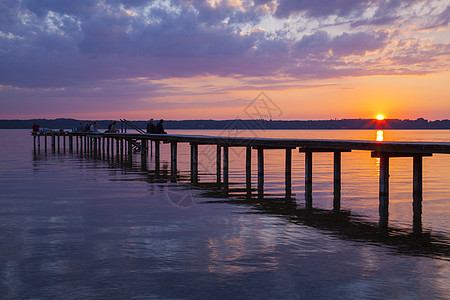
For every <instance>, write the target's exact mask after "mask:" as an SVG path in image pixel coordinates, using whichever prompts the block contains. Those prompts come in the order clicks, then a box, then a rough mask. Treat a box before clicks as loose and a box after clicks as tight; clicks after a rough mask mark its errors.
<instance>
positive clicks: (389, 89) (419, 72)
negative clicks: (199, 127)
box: [0, 0, 450, 120]
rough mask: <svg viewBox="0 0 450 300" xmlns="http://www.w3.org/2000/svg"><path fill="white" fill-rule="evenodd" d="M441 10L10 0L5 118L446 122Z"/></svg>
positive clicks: (274, 2) (4, 25)
mask: <svg viewBox="0 0 450 300" xmlns="http://www.w3.org/2000/svg"><path fill="white" fill-rule="evenodd" d="M449 15H450V4H449V3H448V1H445V0H430V1H425V2H424V1H421V0H412V1H411V0H408V1H407V0H400V1H388V0H379V1H371V0H362V1H336V0H323V1H322V2H320V4H317V2H314V1H310V2H308V1H301V2H299V1H294V0H263V1H241V0H238V1H230V0H214V1H210V0H200V1H174V0H153V1H150V0H139V1H125V0H117V1H110V0H107V1H100V0H92V1H89V2H85V1H81V2H80V1H69V0H61V1H42V2H36V1H34V2H33V1H24V0H18V1H8V2H6V3H3V4H2V12H1V13H0V103H1V105H2V110H1V112H0V119H5V118H7V119H36V118H39V117H40V116H43V115H45V116H47V117H49V118H57V117H58V116H60V115H66V116H68V117H70V118H74V119H92V118H93V117H95V118H100V119H120V118H126V119H129V120H141V119H143V120H146V119H149V118H150V117H152V116H153V117H154V116H157V117H154V119H160V118H163V119H167V120H180V119H202V118H204V117H205V116H207V118H211V119H222V120H226V119H236V118H239V119H244V118H245V117H250V118H251V119H254V118H267V119H282V120H327V119H333V118H338V119H344V118H349V119H372V118H375V116H377V115H378V114H384V115H385V116H386V118H387V119H410V120H411V119H412V120H414V119H417V118H418V116H421V117H423V118H425V119H429V120H442V119H448V118H449V117H450V116H449V113H448V112H449V111H450V101H448V99H449V95H450V85H449V84H448V82H450V71H449V67H450V27H449V20H450V18H449ZM393 28H395V29H393Z"/></svg>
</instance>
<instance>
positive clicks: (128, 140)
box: [127, 139, 133, 158]
mask: <svg viewBox="0 0 450 300" xmlns="http://www.w3.org/2000/svg"><path fill="white" fill-rule="evenodd" d="M127 146H128V151H127V152H128V158H131V156H132V155H133V140H132V139H127Z"/></svg>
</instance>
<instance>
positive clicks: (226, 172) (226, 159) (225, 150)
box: [223, 145, 229, 190]
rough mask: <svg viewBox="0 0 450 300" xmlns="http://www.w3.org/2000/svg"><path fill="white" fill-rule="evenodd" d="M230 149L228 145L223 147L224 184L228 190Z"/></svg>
mask: <svg viewBox="0 0 450 300" xmlns="http://www.w3.org/2000/svg"><path fill="white" fill-rule="evenodd" d="M228 175H229V147H228V146H227V145H224V146H223V184H224V188H225V189H226V190H228V183H229V177H228Z"/></svg>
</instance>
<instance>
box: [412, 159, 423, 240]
mask: <svg viewBox="0 0 450 300" xmlns="http://www.w3.org/2000/svg"><path fill="white" fill-rule="evenodd" d="M422 173H423V159H422V155H414V157H413V232H414V233H415V234H422V197H423V196H422V195H423V190H422V176H423V175H422Z"/></svg>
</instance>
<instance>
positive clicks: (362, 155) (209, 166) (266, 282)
mask: <svg viewBox="0 0 450 300" xmlns="http://www.w3.org/2000/svg"><path fill="white" fill-rule="evenodd" d="M172 132H173V133H183V134H187V133H190V134H205V135H221V134H223V132H221V131H196V132H193V131H176V132H175V131H172ZM243 134H244V135H245V134H246V135H249V134H253V135H255V136H261V137H294V138H316V139H321V138H332V139H366V140H374V139H375V137H376V134H375V133H374V132H372V131H257V132H246V133H243ZM384 137H385V140H411V141H412V140H415V141H425V140H427V141H445V142H448V141H449V140H450V131H393V130H392V131H385V132H384ZM161 151H162V157H161V165H162V169H163V171H162V172H161V174H160V175H157V174H155V172H153V171H152V170H153V168H152V167H154V164H153V161H152V160H151V159H150V161H149V162H148V165H147V168H142V165H141V163H140V161H139V155H136V156H134V157H133V161H131V162H126V163H118V162H116V161H103V160H98V159H94V158H92V157H90V156H85V155H80V154H77V153H63V151H62V149H61V150H60V151H56V153H52V152H51V151H47V152H44V151H41V152H39V153H33V148H32V138H31V137H30V135H29V132H28V131H27V130H1V131H0V154H1V155H0V204H1V205H0V230H1V235H0V298H1V299H62V298H64V299H104V298H111V299H202V298H203V299H206V298H207V299H211V298H221V299H228V298H235V299H249V298H250V299H380V298H389V299H448V298H449V297H450V268H449V266H450V262H449V257H450V255H449V252H448V249H449V248H450V241H449V238H450V229H449V228H450V226H449V224H450V220H449V216H450V203H449V201H448V198H449V195H450V175H449V173H448V171H447V170H448V168H449V167H450V155H434V156H433V157H425V158H424V175H423V176H424V177H423V180H424V203H423V216H422V220H423V236H422V237H419V238H412V237H411V228H412V159H410V158H393V159H391V166H390V175H391V177H390V187H391V189H390V215H389V231H388V232H387V233H385V232H384V233H382V232H380V231H379V230H378V228H377V222H378V174H377V170H378V169H377V168H378V165H377V159H376V158H371V157H370V153H369V152H365V151H354V152H352V153H343V154H342V204H341V205H342V209H343V211H344V212H343V213H342V215H341V216H339V217H337V216H333V214H331V213H329V212H328V210H330V209H332V202H333V199H332V198H333V197H332V190H333V187H332V168H333V167H332V155H331V154H329V153H317V154H316V153H315V154H314V156H313V163H314V168H313V205H314V208H315V209H316V211H315V212H314V213H313V214H312V215H311V214H307V213H306V212H305V210H303V207H304V155H303V154H301V153H296V152H294V153H293V171H292V172H293V173H292V176H293V182H292V184H293V193H294V194H295V195H294V200H293V201H291V202H289V203H287V202H286V201H285V200H284V199H283V194H284V154H283V152H282V151H281V150H267V151H265V179H266V181H265V193H266V199H265V200H264V201H259V202H258V201H255V200H254V199H247V198H245V197H243V195H242V193H240V192H239V191H240V190H242V187H244V183H245V164H243V157H244V155H243V152H241V150H238V149H234V148H232V149H230V181H231V185H230V194H229V196H228V197H225V195H224V194H223V193H222V192H221V191H219V190H217V189H216V188H215V187H214V185H213V184H210V183H211V182H214V181H215V156H214V155H215V149H214V148H211V147H210V146H200V148H199V153H200V164H199V169H200V185H199V186H198V187H192V186H190V185H189V183H188V179H187V178H188V177H189V149H188V146H187V145H183V144H180V145H179V148H178V169H179V170H180V180H179V182H178V183H170V182H168V180H166V179H167V178H166V177H165V176H164V174H165V171H164V170H166V169H167V168H169V169H170V160H169V146H168V145H167V144H162V148H161ZM253 161H254V162H256V156H254V157H253ZM255 165H256V164H255V163H254V168H253V170H252V172H253V173H254V174H253V175H254V176H253V181H254V182H253V187H256V167H255Z"/></svg>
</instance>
